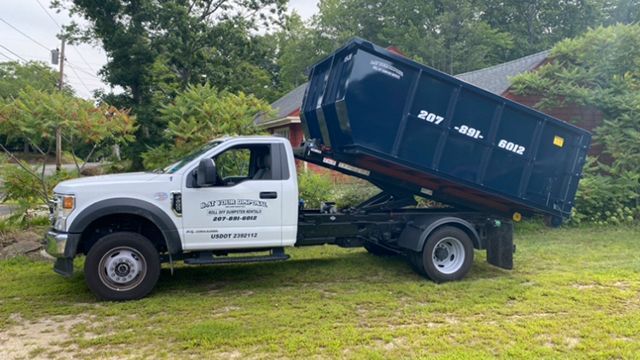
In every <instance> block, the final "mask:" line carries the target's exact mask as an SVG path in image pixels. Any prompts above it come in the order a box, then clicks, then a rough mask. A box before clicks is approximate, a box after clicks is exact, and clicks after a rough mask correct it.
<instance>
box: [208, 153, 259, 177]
mask: <svg viewBox="0 0 640 360" xmlns="http://www.w3.org/2000/svg"><path fill="white" fill-rule="evenodd" d="M214 161H215V163H216V168H217V169H218V176H219V177H220V178H222V179H223V180H224V179H227V178H239V179H240V178H245V179H246V178H248V177H249V168H250V161H251V150H249V149H243V148H233V149H229V150H227V151H225V152H223V153H222V154H220V155H218V156H216V157H215V159H214Z"/></svg>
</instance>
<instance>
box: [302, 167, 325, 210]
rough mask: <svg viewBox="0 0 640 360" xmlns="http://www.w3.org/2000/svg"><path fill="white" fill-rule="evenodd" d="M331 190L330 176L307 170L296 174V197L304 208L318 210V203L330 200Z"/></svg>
mask: <svg viewBox="0 0 640 360" xmlns="http://www.w3.org/2000/svg"><path fill="white" fill-rule="evenodd" d="M332 190H333V182H332V180H331V177H330V176H328V175H325V174H319V173H316V172H313V171H309V170H307V171H300V172H298V191H299V195H298V197H299V198H300V199H303V200H304V205H305V208H307V209H318V208H320V202H322V201H329V200H330V199H331V192H332Z"/></svg>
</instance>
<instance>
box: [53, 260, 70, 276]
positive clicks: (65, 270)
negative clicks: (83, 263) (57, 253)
mask: <svg viewBox="0 0 640 360" xmlns="http://www.w3.org/2000/svg"><path fill="white" fill-rule="evenodd" d="M53 271H55V272H56V273H58V274H60V275H62V276H64V277H71V276H72V275H73V259H70V258H57V259H56V263H55V264H54V265H53Z"/></svg>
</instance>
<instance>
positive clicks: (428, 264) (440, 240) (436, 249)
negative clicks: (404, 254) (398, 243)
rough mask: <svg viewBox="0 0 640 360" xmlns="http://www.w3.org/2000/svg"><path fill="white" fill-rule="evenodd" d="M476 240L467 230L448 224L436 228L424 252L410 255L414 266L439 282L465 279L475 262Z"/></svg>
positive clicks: (426, 242) (420, 272) (426, 243)
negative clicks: (473, 239)
mask: <svg viewBox="0 0 640 360" xmlns="http://www.w3.org/2000/svg"><path fill="white" fill-rule="evenodd" d="M473 255H474V254H473V243H472V242H471V239H470V238H469V235H467V234H466V233H465V232H464V231H462V230H460V229H458V228H456V227H452V226H446V227H443V228H440V229H437V230H436V231H434V232H433V233H432V234H431V235H429V237H428V238H427V241H425V244H424V248H423V249H422V252H415V253H411V254H409V261H410V263H411V265H412V267H413V268H414V269H415V270H416V271H417V272H418V273H419V274H421V275H424V276H426V277H428V278H429V279H431V280H433V281H434V282H436V283H442V282H447V281H456V280H460V279H462V278H464V276H465V275H467V273H468V272H469V270H470V269H471V265H472V264H473Z"/></svg>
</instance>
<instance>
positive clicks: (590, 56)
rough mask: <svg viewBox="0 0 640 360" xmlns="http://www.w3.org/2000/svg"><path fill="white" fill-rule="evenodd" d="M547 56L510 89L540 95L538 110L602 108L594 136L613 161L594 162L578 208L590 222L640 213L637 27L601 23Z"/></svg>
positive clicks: (639, 37) (639, 29)
mask: <svg viewBox="0 0 640 360" xmlns="http://www.w3.org/2000/svg"><path fill="white" fill-rule="evenodd" d="M549 60H550V62H549V63H548V64H546V65H544V66H542V67H541V68H540V69H538V71H536V72H533V73H528V74H525V75H521V76H519V77H516V78H515V79H514V82H513V88H514V90H516V91H517V92H519V93H522V94H531V93H533V94H542V95H543V98H542V101H541V102H540V103H539V104H538V106H539V107H542V108H545V107H550V106H555V105H559V104H563V103H567V102H568V103H577V104H583V105H587V106H592V107H594V108H596V109H598V110H600V111H601V112H602V114H603V116H604V122H603V124H602V125H601V126H599V127H598V128H597V129H596V130H595V133H596V137H595V140H596V141H597V142H598V143H599V144H601V146H602V147H603V152H604V153H605V154H607V155H609V156H610V157H612V158H613V159H614V161H613V162H612V163H610V164H609V163H602V162H598V161H597V159H594V160H592V162H591V164H592V166H590V167H589V168H588V170H589V171H588V174H587V177H586V178H585V179H584V181H582V183H581V189H580V193H579V195H578V206H579V207H578V211H579V212H582V214H584V216H585V217H586V218H587V219H589V220H594V221H612V222H618V221H620V219H621V218H625V219H626V218H628V217H629V216H634V215H635V216H636V217H640V91H639V90H640V67H638V64H640V25H638V24H636V25H616V26H611V27H606V28H605V27H599V28H597V29H594V30H591V31H589V32H587V33H585V34H584V35H582V36H579V37H577V38H574V39H568V40H564V41H561V42H560V43H558V44H557V45H556V46H555V47H554V48H553V50H552V52H551V55H550V57H549ZM605 187H606V188H605ZM605 194H606V198H604V197H603V196H604V195H605ZM580 205H582V206H580Z"/></svg>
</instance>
